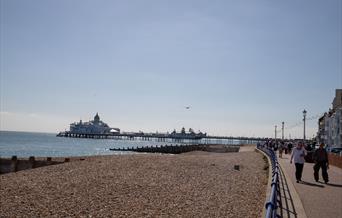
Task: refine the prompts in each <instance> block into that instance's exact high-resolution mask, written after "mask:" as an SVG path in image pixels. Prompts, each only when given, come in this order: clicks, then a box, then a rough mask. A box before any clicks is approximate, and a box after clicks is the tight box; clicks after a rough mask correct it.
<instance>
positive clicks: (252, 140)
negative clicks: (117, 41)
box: [57, 131, 266, 144]
mask: <svg viewBox="0 0 342 218" xmlns="http://www.w3.org/2000/svg"><path fill="white" fill-rule="evenodd" d="M57 137H71V138H89V139H118V140H140V141H152V140H153V141H158V142H166V141H170V140H171V141H172V142H179V143H182V142H190V143H196V142H198V141H200V140H202V142H203V143H204V144H210V143H212V140H216V143H215V144H233V142H234V141H238V144H257V143H258V142H263V141H265V140H266V139H265V138H258V137H234V136H210V135H203V136H197V135H196V136H192V135H189V134H186V135H176V136H175V135H172V134H167V133H140V132H139V133H103V134H99V133H73V132H70V131H65V132H60V133H58V134H57ZM224 141H226V143H224Z"/></svg>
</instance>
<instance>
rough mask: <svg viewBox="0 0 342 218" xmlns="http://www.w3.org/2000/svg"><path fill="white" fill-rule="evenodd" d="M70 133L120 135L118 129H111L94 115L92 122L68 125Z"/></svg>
mask: <svg viewBox="0 0 342 218" xmlns="http://www.w3.org/2000/svg"><path fill="white" fill-rule="evenodd" d="M70 133H76V134H109V133H120V129H118V128H111V127H109V126H108V125H107V124H106V123H104V122H102V121H101V120H100V116H99V115H98V113H96V115H95V117H94V120H91V121H89V122H82V120H80V122H75V123H72V124H70Z"/></svg>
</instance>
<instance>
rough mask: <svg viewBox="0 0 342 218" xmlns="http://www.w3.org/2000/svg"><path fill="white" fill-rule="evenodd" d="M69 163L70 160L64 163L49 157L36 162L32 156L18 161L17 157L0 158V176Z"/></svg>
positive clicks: (66, 159)
mask: <svg viewBox="0 0 342 218" xmlns="http://www.w3.org/2000/svg"><path fill="white" fill-rule="evenodd" d="M69 161H70V158H65V159H64V161H63V160H60V158H59V160H58V161H57V160H52V158H51V157H47V158H46V159H42V158H39V159H38V160H37V159H36V158H35V157H34V156H31V157H29V158H28V159H24V158H20V159H19V158H18V157H17V156H12V158H0V174H4V173H11V172H17V171H21V170H27V169H33V168H37V167H44V166H50V165H55V164H61V163H64V162H69Z"/></svg>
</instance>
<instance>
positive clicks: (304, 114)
mask: <svg viewBox="0 0 342 218" xmlns="http://www.w3.org/2000/svg"><path fill="white" fill-rule="evenodd" d="M306 113H307V111H306V110H305V109H304V110H303V122H304V134H303V139H304V142H305V120H306Z"/></svg>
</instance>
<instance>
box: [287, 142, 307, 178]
mask: <svg viewBox="0 0 342 218" xmlns="http://www.w3.org/2000/svg"><path fill="white" fill-rule="evenodd" d="M306 154H307V152H306V150H305V148H304V145H303V142H299V143H298V144H297V146H296V148H294V149H293V150H292V153H291V160H290V163H291V164H292V160H294V163H295V165H296V180H297V183H298V182H299V181H302V173H303V167H304V162H305V160H304V157H305V155H306Z"/></svg>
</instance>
